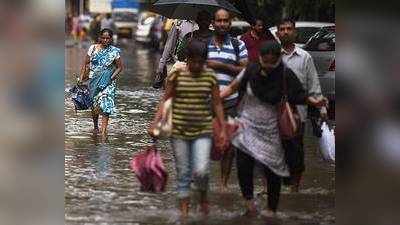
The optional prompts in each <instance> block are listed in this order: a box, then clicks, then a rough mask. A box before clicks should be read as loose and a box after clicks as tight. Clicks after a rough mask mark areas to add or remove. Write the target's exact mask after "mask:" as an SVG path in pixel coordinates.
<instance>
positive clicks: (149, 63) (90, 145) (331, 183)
mask: <svg viewBox="0 0 400 225" xmlns="http://www.w3.org/2000/svg"><path fill="white" fill-rule="evenodd" d="M120 47H121V48H122V60H123V62H124V66H125V69H124V71H123V73H122V74H121V75H120V79H119V80H118V82H117V83H118V91H117V97H116V102H117V114H116V115H115V116H112V117H110V125H109V140H108V142H106V143H101V142H100V140H98V139H97V138H96V137H95V136H93V134H92V129H93V124H92V120H91V116H90V112H89V111H87V112H86V111H85V112H82V111H81V112H78V113H77V114H76V113H75V111H74V108H73V104H72V102H71V101H69V100H68V99H66V101H65V221H66V222H65V224H70V225H73V224H110V225H122V224H133V225H142V224H146V225H158V224H176V223H177V220H178V215H179V214H178V210H177V208H176V206H177V201H176V192H175V185H176V182H175V177H176V176H175V168H174V160H173V155H172V151H171V149H170V146H169V143H168V141H161V142H160V143H158V147H159V149H160V150H161V154H162V157H163V159H164V163H165V164H166V167H167V170H168V171H169V180H168V185H167V191H166V192H164V193H161V194H149V193H143V192H140V191H139V189H140V188H139V187H140V186H139V182H138V181H137V179H136V178H135V176H134V174H133V173H132V172H131V170H130V167H129V161H130V160H131V158H132V155H134V154H135V153H137V152H139V151H141V150H142V149H143V148H144V147H146V146H148V145H149V143H150V142H151V139H150V138H149V136H148V135H147V133H146V129H147V127H148V124H149V122H150V120H151V119H152V117H153V114H154V110H155V108H156V106H157V104H158V99H159V98H160V95H161V91H159V90H155V89H153V88H152V87H151V81H152V78H153V73H154V69H155V67H156V66H157V63H158V61H159V57H160V56H159V54H157V53H154V52H151V51H150V50H148V49H146V48H144V47H142V46H140V45H137V44H135V43H130V42H128V43H125V44H122V45H121V46H120ZM65 54H66V55H65V59H66V62H65V69H66V70H65V90H66V92H65V93H67V90H68V89H69V88H71V87H72V86H73V84H74V80H75V77H74V76H73V73H76V74H78V73H79V70H80V65H81V62H82V60H83V56H84V54H85V51H84V50H83V49H81V48H78V47H76V46H75V47H72V46H70V47H66V50H65ZM307 133H308V135H307V138H306V140H305V145H306V173H305V174H304V181H303V185H302V188H301V191H300V193H298V194H289V193H288V192H285V191H283V194H282V196H281V202H280V206H279V213H278V218H277V219H273V220H270V221H265V219H263V218H262V217H258V218H255V219H247V218H243V217H241V214H243V213H244V202H243V200H242V198H241V194H240V190H239V185H238V182H237V177H236V168H235V166H234V167H233V171H232V175H231V179H230V185H229V190H228V192H226V193H221V192H220V191H219V185H218V178H219V163H216V162H214V163H212V170H211V171H212V172H211V183H210V207H211V210H210V211H211V213H210V215H209V217H208V218H207V219H204V218H201V217H200V214H197V213H196V210H194V209H193V208H192V209H191V214H190V219H189V221H188V224H193V225H194V224H196V225H197V224H198V225H211V224H215V225H216V224H221V225H236V224H237V225H239V224H247V225H258V224H285V225H300V224H301V225H303V224H334V223H335V168H334V167H333V166H331V165H329V164H327V163H326V162H324V161H322V159H321V157H320V153H319V152H318V143H317V139H316V138H314V137H312V136H311V131H310V129H308V132H307ZM255 183H256V184H257V188H256V192H257V193H258V192H260V191H261V190H262V188H261V186H260V184H261V180H260V179H258V180H257V181H256V182H255ZM258 203H259V205H260V206H261V207H265V204H266V196H260V197H258Z"/></svg>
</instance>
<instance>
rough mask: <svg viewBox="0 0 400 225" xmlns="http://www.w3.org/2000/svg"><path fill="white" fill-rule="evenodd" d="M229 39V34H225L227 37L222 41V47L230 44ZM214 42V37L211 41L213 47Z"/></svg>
mask: <svg viewBox="0 0 400 225" xmlns="http://www.w3.org/2000/svg"><path fill="white" fill-rule="evenodd" d="M231 39H232V37H231V35H230V34H227V35H226V36H225V39H224V42H223V43H222V45H227V44H230V41H231ZM214 40H215V36H213V41H212V44H213V45H215V43H214Z"/></svg>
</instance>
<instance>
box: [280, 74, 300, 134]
mask: <svg viewBox="0 0 400 225" xmlns="http://www.w3.org/2000/svg"><path fill="white" fill-rule="evenodd" d="M282 86H283V88H282V89H283V92H282V100H281V102H280V103H278V127H279V132H280V135H281V138H282V139H283V140H288V139H292V138H294V137H296V136H297V135H298V134H299V128H300V123H301V121H300V116H299V114H298V112H297V108H296V107H293V106H292V105H291V104H290V103H289V101H288V87H287V81H286V67H284V70H283V82H282Z"/></svg>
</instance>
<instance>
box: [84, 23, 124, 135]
mask: <svg viewBox="0 0 400 225" xmlns="http://www.w3.org/2000/svg"><path fill="white" fill-rule="evenodd" d="M112 37H113V32H112V31H111V30H110V29H103V30H102V31H101V32H100V37H99V43H98V44H93V45H91V46H90V47H89V50H88V52H87V55H86V56H85V62H84V65H83V66H82V69H81V73H80V80H81V81H83V80H86V79H87V78H89V85H88V86H89V91H90V97H91V100H92V117H93V123H94V132H95V133H98V132H99V126H98V120H99V115H100V114H101V115H102V121H101V122H102V123H101V134H102V137H103V138H104V139H105V138H106V137H107V126H108V120H109V116H110V115H111V114H113V113H115V89H116V84H115V79H116V78H117V76H118V74H119V73H120V72H121V71H122V67H123V66H122V61H121V57H120V52H121V50H120V49H119V48H117V47H114V46H112V45H111V43H112Z"/></svg>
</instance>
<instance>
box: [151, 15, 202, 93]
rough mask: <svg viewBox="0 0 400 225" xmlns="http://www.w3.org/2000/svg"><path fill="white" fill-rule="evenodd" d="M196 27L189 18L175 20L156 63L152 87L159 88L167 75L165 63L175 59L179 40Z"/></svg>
mask: <svg viewBox="0 0 400 225" xmlns="http://www.w3.org/2000/svg"><path fill="white" fill-rule="evenodd" d="M197 29H198V26H197V24H196V23H195V22H194V21H189V20H176V21H175V22H174V25H173V27H172V29H171V30H170V32H169V33H168V38H167V41H166V43H165V46H164V50H163V53H162V56H161V59H160V62H159V63H158V67H157V70H156V75H155V78H154V81H153V87H154V88H156V89H158V88H161V87H162V85H163V83H164V79H165V77H166V76H167V63H168V62H174V61H175V60H176V59H175V58H176V55H175V50H176V47H177V45H178V44H179V41H180V40H181V39H183V37H184V36H185V35H186V34H187V33H190V32H193V31H195V30H197Z"/></svg>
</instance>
